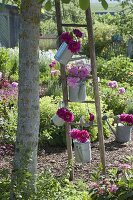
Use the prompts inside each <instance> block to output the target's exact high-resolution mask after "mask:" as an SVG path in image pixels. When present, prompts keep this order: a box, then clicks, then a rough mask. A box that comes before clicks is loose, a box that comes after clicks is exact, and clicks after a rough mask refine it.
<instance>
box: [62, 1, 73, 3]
mask: <svg viewBox="0 0 133 200" xmlns="http://www.w3.org/2000/svg"><path fill="white" fill-rule="evenodd" d="M70 1H71V0H62V3H70Z"/></svg>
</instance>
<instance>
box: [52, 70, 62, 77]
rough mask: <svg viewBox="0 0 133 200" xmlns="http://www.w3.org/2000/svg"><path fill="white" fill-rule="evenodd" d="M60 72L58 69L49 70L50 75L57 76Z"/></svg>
mask: <svg viewBox="0 0 133 200" xmlns="http://www.w3.org/2000/svg"><path fill="white" fill-rule="evenodd" d="M59 74H60V71H59V70H56V69H55V70H51V75H52V76H57V75H59Z"/></svg>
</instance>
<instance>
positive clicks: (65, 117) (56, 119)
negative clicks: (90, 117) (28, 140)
mask: <svg viewBox="0 0 133 200" xmlns="http://www.w3.org/2000/svg"><path fill="white" fill-rule="evenodd" d="M73 120H74V115H73V113H72V112H70V111H69V110H68V109H67V108H59V109H58V110H57V112H56V114H55V115H54V116H53V117H52V121H53V123H54V124H55V125H56V126H63V124H64V123H65V122H72V121H73Z"/></svg>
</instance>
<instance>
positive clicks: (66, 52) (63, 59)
mask: <svg viewBox="0 0 133 200" xmlns="http://www.w3.org/2000/svg"><path fill="white" fill-rule="evenodd" d="M83 35H84V34H83V33H82V32H81V31H80V30H79V29H73V31H71V32H63V33H62V34H61V36H60V40H61V42H63V43H62V44H61V46H60V47H59V49H58V51H57V53H56V55H55V59H56V60H57V61H58V62H59V63H61V64H63V65H67V63H68V62H69V60H70V59H71V58H72V56H73V54H74V53H78V52H79V51H80V49H81V38H82V37H83Z"/></svg>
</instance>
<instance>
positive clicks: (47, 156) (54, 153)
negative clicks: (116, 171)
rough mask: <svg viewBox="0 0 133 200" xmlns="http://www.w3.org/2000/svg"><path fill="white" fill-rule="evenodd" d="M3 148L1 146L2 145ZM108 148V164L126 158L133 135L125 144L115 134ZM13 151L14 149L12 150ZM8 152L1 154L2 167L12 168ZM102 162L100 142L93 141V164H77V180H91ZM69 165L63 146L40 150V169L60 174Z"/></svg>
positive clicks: (108, 143) (132, 146) (129, 151)
mask: <svg viewBox="0 0 133 200" xmlns="http://www.w3.org/2000/svg"><path fill="white" fill-rule="evenodd" d="M0 148H1V147H0ZM105 149H106V165H109V164H114V163H115V162H118V161H120V160H122V159H123V158H126V156H132V155H133V136H132V141H130V142H129V143H125V144H119V143H117V142H116V141H115V138H114V136H113V135H112V136H111V137H110V138H108V139H106V140H105ZM0 150H1V149H0ZM12 151H13V150H12ZM5 153H6V154H3V155H0V160H1V162H0V169H9V170H11V165H12V164H11V163H12V159H13V155H12V152H11V151H9V154H8V152H7V151H6V152H5ZM99 163H100V153H99V148H98V142H95V143H92V162H91V164H84V165H81V164H76V165H75V167H74V176H75V180H77V179H83V180H84V181H86V182H89V180H90V174H91V172H92V171H94V170H95V169H96V168H97V167H98V166H99ZM66 165H67V151H66V149H63V148H60V147H59V148H58V147H50V146H46V147H45V150H42V151H40V152H39V155H38V169H39V171H43V170H44V169H46V168H47V169H51V171H52V172H53V173H54V174H55V175H56V176H60V174H62V173H63V172H64V169H65V168H66Z"/></svg>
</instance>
